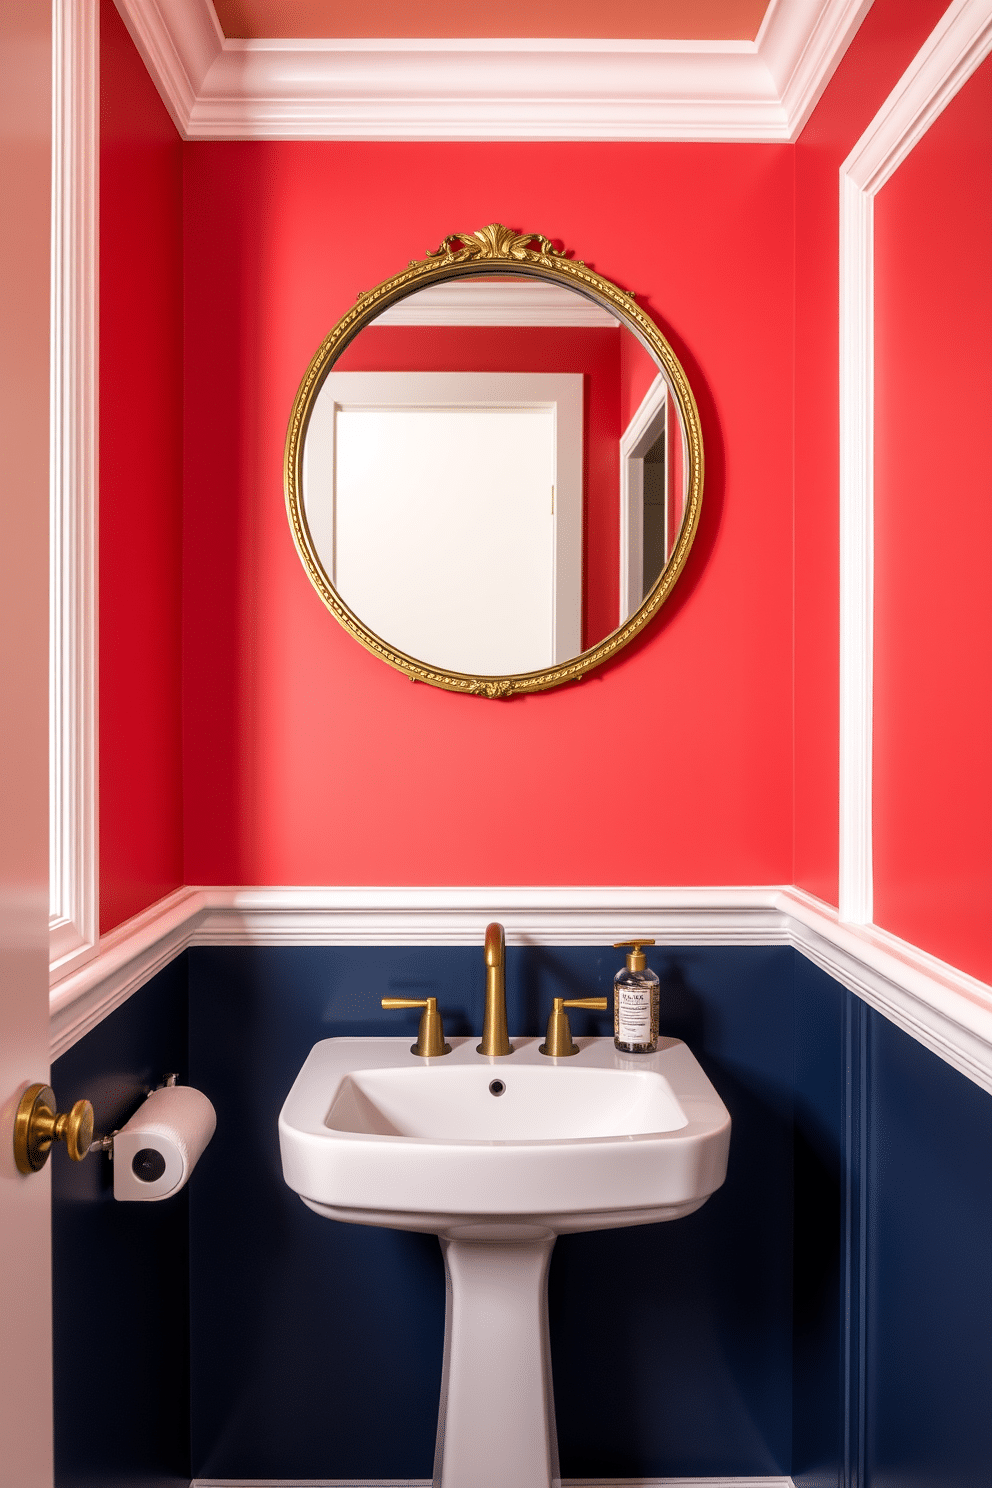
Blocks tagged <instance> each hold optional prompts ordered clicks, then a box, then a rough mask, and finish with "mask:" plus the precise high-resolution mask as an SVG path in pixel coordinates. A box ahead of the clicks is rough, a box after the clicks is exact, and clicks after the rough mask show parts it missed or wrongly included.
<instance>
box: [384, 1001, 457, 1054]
mask: <svg viewBox="0 0 992 1488" xmlns="http://www.w3.org/2000/svg"><path fill="white" fill-rule="evenodd" d="M382 1005H383V1007H384V1008H387V1009H388V1008H416V1007H419V1008H423V1010H424V1011H423V1012H422V1013H421V1015H420V1027H419V1028H418V1030H417V1042H416V1043H415V1044H411V1045H410V1053H411V1054H418V1055H419V1056H420V1058H421V1059H435V1058H437V1057H438V1056H440V1055H441V1054H450V1053H451V1045H450V1044H446V1043H445V1042H444V1025H443V1024H442V1022H441V1014H440V1013H439V1012H438V1010H437V998H436V997H419V998H418V997H384V998H383V999H382Z"/></svg>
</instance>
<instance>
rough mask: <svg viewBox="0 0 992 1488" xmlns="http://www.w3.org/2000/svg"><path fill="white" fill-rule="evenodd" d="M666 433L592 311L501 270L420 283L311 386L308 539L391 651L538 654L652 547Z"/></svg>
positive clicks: (638, 592) (527, 661) (646, 571)
mask: <svg viewBox="0 0 992 1488" xmlns="http://www.w3.org/2000/svg"><path fill="white" fill-rule="evenodd" d="M690 401H691V395H690ZM687 441H688V435H687V430H686V427H685V423H684V420H683V417H682V414H681V411H680V406H679V402H678V400H677V398H676V396H675V394H674V393H673V389H672V386H671V383H670V381H669V377H668V375H667V373H666V371H665V369H664V367H663V366H662V365H661V363H660V361H659V360H658V359H657V357H656V356H655V354H654V353H652V352H651V351H650V350H648V348H647V346H646V344H645V343H644V342H643V341H642V339H641V337H640V336H639V335H638V334H636V333H635V331H634V330H633V329H631V328H630V327H629V326H628V325H626V324H625V323H624V322H623V320H622V319H621V318H620V315H618V314H616V313H614V311H613V309H612V308H611V307H609V306H608V305H606V304H603V303H600V302H599V301H598V300H596V299H593V298H591V297H589V296H587V295H584V294H581V293H579V292H578V291H576V290H574V289H572V288H570V287H569V286H568V285H567V284H559V283H555V282H549V280H548V278H547V277H529V276H527V275H526V274H523V273H519V272H517V273H512V274H503V275H500V274H499V273H490V274H486V273H481V274H480V273H476V274H473V275H472V276H471V277H467V278H450V279H446V280H444V281H443V282H439V283H432V284H429V285H427V286H426V287H425V288H422V289H416V290H414V292H413V293H410V294H407V295H406V296H405V297H403V298H400V299H396V300H394V301H393V303H392V304H390V305H389V306H388V307H387V308H386V309H385V310H383V311H382V312H381V313H380V314H378V315H377V316H375V317H374V318H369V319H368V320H367V321H366V323H365V324H364V325H363V326H362V328H361V329H360V330H359V331H358V332H357V334H356V335H354V337H353V338H352V339H351V340H350V341H349V342H348V343H347V344H346V345H345V346H344V348H343V350H342V351H340V352H339V354H338V355H337V356H336V357H335V358H334V360H333V362H332V363H331V365H330V369H329V370H328V371H327V372H326V373H324V374H323V380H322V382H321V383H320V386H319V390H318V391H317V393H316V395H315V396H313V397H312V398H311V402H310V406H309V422H308V423H307V425H306V428H305V434H304V439H303V451H302V463H301V477H302V503H303V510H304V513H305V517H306V524H307V526H308V528H309V540H310V543H311V544H312V551H313V553H314V555H315V556H316V558H317V560H318V562H319V566H320V568H321V569H322V570H323V573H324V574H325V575H326V577H327V579H328V580H329V581H330V584H331V585H332V586H333V589H334V590H335V591H336V593H337V595H339V596H340V598H341V599H342V600H343V601H344V604H345V605H346V606H347V608H348V610H349V611H350V612H351V614H352V615H353V616H355V617H357V619H358V620H359V621H360V622H361V625H362V626H363V627H364V628H365V629H367V630H368V631H370V632H372V633H373V635H374V636H375V637H381V638H382V640H384V641H385V642H386V643H387V645H388V647H391V648H395V649H396V650H398V651H399V652H402V653H404V654H405V656H406V657H412V658H416V659H417V660H418V661H419V662H422V663H425V664H426V665H427V666H428V667H431V668H438V669H439V670H440V671H443V672H455V673H465V674H468V675H469V676H473V677H476V678H478V677H483V678H485V677H506V676H511V675H513V674H519V673H530V672H537V671H541V670H543V669H546V668H554V667H558V666H560V665H562V664H563V663H567V662H569V661H570V660H571V659H573V658H575V657H578V656H580V655H581V654H582V653H584V652H587V651H590V650H591V649H593V648H595V647H597V646H598V645H599V644H600V643H601V642H602V641H603V640H604V639H605V638H606V637H607V636H609V635H610V634H611V633H612V632H614V631H615V630H617V628H618V627H621V626H623V625H624V624H625V623H626V622H627V621H628V619H629V618H630V617H631V616H633V615H635V614H636V613H637V612H638V610H639V609H640V607H641V606H642V603H643V601H644V600H645V598H646V597H647V596H648V595H649V594H651V592H652V590H653V589H654V587H655V585H656V583H657V581H658V580H659V578H660V576H661V575H662V574H663V572H664V570H665V568H666V565H668V563H669V561H670V560H671V558H672V556H673V554H674V552H675V550H676V547H677V545H678V543H679V538H680V536H681V535H682V532H683V527H684V524H685V522H686V520H687V490H688V472H689V454H688V451H689V445H688V442H687ZM697 514H698V501H697V503H696V507H695V508H694V513H693V520H694V521H695V516H696V515H697ZM305 561H306V559H305ZM339 618H340V616H339ZM366 644H367V642H366ZM387 659H392V658H387ZM394 664H395V662H394ZM425 680H436V679H434V678H433V677H426V678H425ZM442 685H444V684H442ZM545 685H546V684H545ZM476 690H478V689H476Z"/></svg>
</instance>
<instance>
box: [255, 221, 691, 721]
mask: <svg viewBox="0 0 992 1488" xmlns="http://www.w3.org/2000/svg"><path fill="white" fill-rule="evenodd" d="M534 245H537V246H534ZM494 272H495V273H498V274H518V275H523V276H526V277H527V278H540V279H547V280H550V281H551V282H553V283H555V284H559V285H564V286H567V287H568V288H570V289H574V290H578V291H579V292H580V293H581V294H583V295H585V296H587V297H588V298H590V299H593V300H596V301H598V302H599V303H600V304H601V305H604V306H605V307H606V308H607V309H609V310H610V311H611V312H612V313H613V314H614V315H616V316H617V317H618V318H619V320H620V322H621V324H623V325H626V326H627V327H628V329H629V330H631V331H633V332H634V334H635V335H636V336H637V337H638V339H639V340H640V341H641V343H642V344H643V345H644V346H646V347H647V349H648V350H649V351H650V352H651V353H652V355H653V356H654V357H655V359H656V361H657V362H658V365H659V367H661V368H662V370H663V371H664V372H665V374H666V376H667V378H668V381H669V384H670V386H671V390H672V395H673V397H674V399H675V402H676V405H677V407H678V410H679V415H680V417H681V421H682V425H683V428H684V430H685V435H686V492H685V508H684V517H683V521H682V526H681V530H680V532H679V536H678V541H677V542H676V544H675V548H674V550H673V552H672V555H671V557H670V558H669V560H668V562H667V564H666V565H665V567H664V569H663V570H662V572H661V573H660V575H659V576H658V579H657V582H656V583H655V585H654V587H653V588H652V589H651V590H650V591H649V593H648V594H647V595H646V596H645V598H644V600H643V601H642V603H641V605H640V607H639V608H638V609H637V610H635V611H634V613H633V614H632V615H631V616H630V617H629V618H628V619H627V620H626V621H625V622H624V624H623V625H621V626H619V627H618V628H617V629H616V630H614V631H613V632H612V633H611V634H610V635H608V636H606V637H605V638H604V639H603V640H602V641H600V642H599V643H598V644H597V645H595V646H592V647H590V648H589V650H588V651H583V652H581V653H580V654H579V655H578V656H575V657H573V658H572V659H571V660H569V661H567V662H563V663H560V664H558V665H555V666H550V667H545V668H543V669H542V670H540V671H536V672H519V673H517V674H515V675H513V676H506V677H496V676H471V675H469V674H467V673H463V672H448V671H445V670H443V669H442V668H439V667H433V666H430V665H429V664H428V663H425V662H423V661H419V660H417V658H416V657H413V656H407V655H406V654H405V653H404V652H403V651H399V650H397V649H396V648H395V647H393V646H391V645H390V644H389V643H388V642H387V641H385V640H383V639H382V637H381V636H378V635H376V634H375V632H374V631H371V630H369V628H368V627H367V626H366V625H364V624H363V622H362V621H361V619H360V618H359V617H358V616H357V615H356V614H354V612H353V611H352V610H350V609H349V607H348V606H347V604H345V602H344V600H343V599H342V597H341V595H340V594H339V593H338V592H337V590H336V589H335V587H334V585H333V584H332V583H331V581H330V579H329V578H328V576H327V573H326V572H325V570H324V567H323V564H322V563H321V561H320V558H319V557H318V556H317V552H316V549H315V547H314V543H313V539H312V537H311V534H310V528H309V525H308V523H307V516H306V511H305V508H304V501H303V444H304V439H305V437H306V432H307V426H308V424H309V421H310V414H311V412H312V409H313V405H314V400H315V399H316V397H317V394H318V392H319V391H320V387H321V384H322V382H323V380H324V378H325V377H326V375H327V373H328V372H329V371H330V370H331V367H332V366H333V364H334V362H335V360H336V358H337V357H338V356H339V355H340V353H341V352H342V351H343V350H344V348H345V347H346V346H347V345H348V344H349V342H350V341H352V340H353V339H354V338H355V336H356V335H357V334H358V332H359V331H361V330H362V329H363V328H364V327H365V326H367V325H368V324H369V323H370V322H371V321H373V320H374V319H375V318H376V316H377V315H379V314H380V313H381V312H382V311H383V310H385V309H386V308H387V307H388V306H389V305H392V304H394V303H395V302H396V301H397V300H401V299H403V298H405V297H406V296H407V295H409V294H411V293H412V292H413V291H414V290H418V289H423V288H426V286H427V285H430V284H437V283H439V282H441V281H442V280H445V279H465V278H469V277H471V276H472V275H476V274H483V275H492V274H493V273H494ZM284 476H285V487H286V507H287V510H288V513H289V523H290V527H291V528H292V531H293V538H294V541H295V543H296V547H297V550H298V552H299V555H300V558H301V559H302V561H303V566H304V568H305V569H306V571H307V573H308V575H309V577H310V581H311V583H312V584H313V586H314V588H315V589H316V590H317V593H318V594H319V595H320V597H321V599H322V600H323V601H324V603H325V605H326V606H327V608H328V609H329V610H330V612H331V614H332V615H333V616H334V617H335V619H336V620H338V621H339V622H340V624H341V625H343V626H344V628H345V630H347V631H349V632H350V634H351V635H353V636H354V637H355V639H356V640H357V641H360V642H361V644H362V645H363V646H365V647H366V649H367V650H369V651H371V652H372V654H373V655H374V656H378V657H380V658H381V659H382V660H383V661H386V662H388V663H389V665H390V666H393V667H396V669H397V670H398V671H401V672H405V673H406V675H407V676H408V677H410V678H412V679H413V680H414V681H415V682H428V683H430V684H431V686H433V687H444V688H447V689H448V690H449V691H451V692H462V693H470V694H475V695H477V696H483V697H489V698H505V697H512V696H513V695H514V694H515V693H523V692H542V691H544V690H545V689H546V688H549V687H560V686H562V685H563V684H564V683H566V682H574V681H576V680H577V679H578V678H580V677H583V676H585V674H586V673H587V672H590V671H592V669H593V668H594V667H598V666H601V665H602V664H603V663H604V662H606V661H609V660H610V658H611V657H613V656H615V655H616V654H617V652H618V651H620V650H622V648H623V647H624V646H626V645H627V644H628V642H629V641H632V640H633V638H634V637H635V636H636V635H638V634H639V633H640V632H641V631H642V630H643V629H644V627H645V626H646V625H648V624H649V622H650V621H651V620H652V619H653V618H654V616H655V615H656V614H657V613H658V611H659V609H660V608H661V606H662V605H663V604H664V603H665V600H666V599H667V598H668V596H669V595H670V594H671V592H672V588H673V586H674V584H675V581H676V580H677V579H678V577H679V574H680V573H681V572H682V569H683V568H684V567H685V562H686V559H687V558H688V556H689V549H690V548H691V547H692V543H693V539H694V538H695V535H696V528H697V527H698V525H699V512H700V507H701V504H702V499H703V441H702V433H701V430H700V425H699V413H698V410H697V408H696V401H695V399H694V398H693V396H692V389H691V388H690V387H689V383H688V381H687V379H686V375H685V373H684V372H683V370H682V366H681V364H680V362H679V360H678V358H677V357H676V355H675V353H674V351H673V350H672V348H671V347H670V346H669V344H668V342H667V341H666V339H665V337H664V336H663V335H662V334H661V331H660V330H659V329H658V327H657V326H656V325H655V323H654V321H653V320H652V319H651V317H650V316H649V315H646V314H645V312H644V311H643V310H642V309H641V308H640V307H639V306H638V304H637V302H636V300H635V298H634V296H633V294H628V293H627V292H625V291H624V290H622V289H619V288H618V287H617V286H616V285H615V284H612V283H611V282H610V280H609V279H604V278H603V276H602V275H601V274H597V273H595V272H594V271H593V270H592V269H589V268H587V267H586V265H585V264H584V263H582V262H580V261H579V260H578V259H575V258H566V256H565V251H564V250H558V249H556V248H553V247H552V245H551V243H550V242H549V241H548V239H547V238H545V237H542V236H541V235H540V234H539V233H515V232H512V231H511V230H510V229H509V228H506V227H503V226H501V225H500V224H499V223H492V224H491V225H490V226H488V227H484V228H481V229H480V230H479V231H478V232H474V233H453V234H452V235H451V236H450V237H447V238H445V240H444V242H443V243H442V244H441V246H440V247H439V248H438V249H436V251H435V252H434V253H429V254H428V255H427V257H426V258H424V259H420V260H417V259H415V260H413V261H412V262H411V263H410V265H409V267H408V268H407V269H404V271H403V272H402V273H401V274H396V275H394V277H393V278H392V279H386V280H385V281H384V282H383V283H382V284H377V285H376V287H375V288H374V289H370V290H368V291H367V292H366V293H364V294H361V295H359V297H358V300H357V301H356V303H355V305H354V306H353V307H352V309H351V310H349V311H348V313H347V315H345V316H343V318H342V319H341V320H339V321H338V323H337V325H336V326H335V327H334V329H333V330H332V331H331V332H330V334H329V335H328V336H327V337H326V339H325V340H324V341H323V343H322V344H321V346H320V348H319V350H318V351H317V353H316V355H315V356H314V358H313V360H312V362H311V363H310V366H309V367H308V368H307V372H306V375H305V377H304V378H303V381H302V382H301V384H300V388H299V391H298V392H297V394H296V398H295V400H294V403H293V411H292V414H291V416H290V421H289V432H288V434H287V436H286V452H285V462H284Z"/></svg>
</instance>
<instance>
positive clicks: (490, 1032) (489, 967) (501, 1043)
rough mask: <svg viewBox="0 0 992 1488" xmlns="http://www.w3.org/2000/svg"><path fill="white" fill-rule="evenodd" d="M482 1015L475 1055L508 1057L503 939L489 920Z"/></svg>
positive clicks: (509, 1052) (498, 929)
mask: <svg viewBox="0 0 992 1488" xmlns="http://www.w3.org/2000/svg"><path fill="white" fill-rule="evenodd" d="M485 958H486V1013H485V1017H484V1019H483V1022H482V1043H481V1044H479V1046H478V1048H477V1050H476V1053H478V1054H488V1055H500V1054H512V1053H513V1045H512V1044H511V1043H510V1040H509V1039H508V1038H507V1036H506V937H505V936H504V934H503V926H502V925H500V924H499V923H498V921H495V920H494V921H493V923H492V924H491V925H487V926H486V947H485Z"/></svg>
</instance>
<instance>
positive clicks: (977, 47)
mask: <svg viewBox="0 0 992 1488" xmlns="http://www.w3.org/2000/svg"><path fill="white" fill-rule="evenodd" d="M990 51H992V0H954V4H952V5H951V6H950V7H949V8H948V10H947V11H946V12H945V14H944V15H943V17H942V18H941V20H940V23H939V24H938V25H937V26H936V27H935V29H934V31H933V32H932V33H931V35H930V36H929V37H928V38H927V41H926V42H925V44H924V45H923V47H922V48H921V49H920V51H919V52H918V53H917V55H916V56H915V57H914V59H913V61H912V63H911V64H910V66H909V67H908V68H907V70H906V72H905V73H904V74H903V76H902V77H901V78H900V79H899V82H898V83H897V84H896V86H895V88H893V90H892V92H891V93H890V94H889V96H888V98H887V99H886V100H885V103H884V104H883V105H882V107H881V108H880V109H879V111H878V113H877V114H876V115H875V117H874V119H873V120H872V122H871V124H870V125H869V126H868V128H867V130H866V131H865V133H864V134H863V135H862V136H861V138H860V139H859V141H858V143H857V144H856V145H855V147H854V149H853V150H852V151H851V153H850V155H849V156H848V157H847V159H846V160H845V161H844V164H843V165H842V166H841V170H840V891H839V897H840V914H841V918H842V920H844V921H846V922H847V923H849V924H852V925H870V924H871V923H872V918H873V887H872V689H873V677H872V670H873V667H872V663H873V608H874V523H873V505H874V479H873V477H874V415H875V409H874V398H875V383H874V234H873V219H874V203H875V197H876V195H877V194H878V192H879V191H880V190H881V189H882V187H883V186H884V185H885V183H886V182H887V181H888V180H890V179H891V177H892V175H893V173H894V172H895V171H896V170H897V169H898V168H899V166H900V165H901V164H902V163H903V161H904V160H905V159H906V157H907V156H908V155H909V153H910V151H911V150H912V149H913V147H914V146H915V145H916V144H917V143H918V142H919V140H920V139H921V138H922V136H923V135H924V134H925V133H926V131H927V130H928V129H929V127H930V125H931V124H932V123H933V122H934V120H935V119H936V118H937V117H938V116H939V114H940V113H941V112H942V111H943V110H944V109H945V108H946V107H947V105H948V103H950V101H951V99H952V98H953V97H954V96H955V94H956V93H957V92H958V91H959V90H960V89H961V88H962V87H963V86H964V84H965V83H966V82H967V81H968V79H969V78H970V77H971V75H972V73H974V72H975V70H976V68H978V67H979V66H980V65H981V63H982V62H983V61H984V60H985V58H986V57H987V56H988V54H989V52H990Z"/></svg>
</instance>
